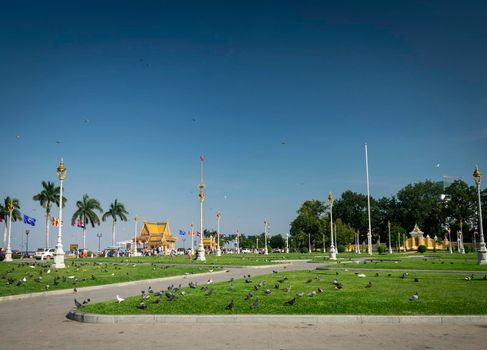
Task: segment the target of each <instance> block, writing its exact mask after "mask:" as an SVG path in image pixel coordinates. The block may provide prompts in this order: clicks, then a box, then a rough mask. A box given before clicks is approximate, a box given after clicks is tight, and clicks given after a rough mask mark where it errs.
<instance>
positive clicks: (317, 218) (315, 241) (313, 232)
mask: <svg viewBox="0 0 487 350" xmlns="http://www.w3.org/2000/svg"><path fill="white" fill-rule="evenodd" d="M326 209H327V206H326V204H325V203H323V202H320V201H318V200H308V201H305V202H304V203H303V204H302V205H301V208H299V210H298V211H297V214H298V216H297V217H296V218H295V219H294V220H293V222H292V223H291V229H290V234H291V245H292V246H293V247H294V248H295V249H297V250H302V249H304V248H307V247H308V241H309V240H310V241H311V246H312V247H316V246H318V245H319V246H322V245H323V238H324V237H325V239H326V233H327V232H328V233H329V232H330V231H329V222H330V221H329V218H328V216H327V215H325V212H326Z"/></svg>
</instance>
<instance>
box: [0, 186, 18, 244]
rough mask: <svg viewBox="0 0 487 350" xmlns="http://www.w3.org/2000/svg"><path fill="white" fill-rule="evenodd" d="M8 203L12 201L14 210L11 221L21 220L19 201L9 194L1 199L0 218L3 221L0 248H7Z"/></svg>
mask: <svg viewBox="0 0 487 350" xmlns="http://www.w3.org/2000/svg"><path fill="white" fill-rule="evenodd" d="M9 203H12V205H13V208H14V210H12V221H20V220H22V214H21V213H20V210H19V209H20V202H19V200H18V199H16V198H11V197H9V196H7V197H5V199H4V200H3V205H0V218H1V219H2V221H3V242H2V248H4V249H6V248H7V222H8V218H9V216H10V212H9V211H8V207H9Z"/></svg>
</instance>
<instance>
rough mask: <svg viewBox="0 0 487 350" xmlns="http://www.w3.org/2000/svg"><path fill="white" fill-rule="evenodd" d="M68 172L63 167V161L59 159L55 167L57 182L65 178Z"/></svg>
mask: <svg viewBox="0 0 487 350" xmlns="http://www.w3.org/2000/svg"><path fill="white" fill-rule="evenodd" d="M67 172H68V169H66V167H65V166H64V160H63V158H61V161H60V162H59V166H58V167H57V176H58V178H59V180H64V178H65V177H66V173H67Z"/></svg>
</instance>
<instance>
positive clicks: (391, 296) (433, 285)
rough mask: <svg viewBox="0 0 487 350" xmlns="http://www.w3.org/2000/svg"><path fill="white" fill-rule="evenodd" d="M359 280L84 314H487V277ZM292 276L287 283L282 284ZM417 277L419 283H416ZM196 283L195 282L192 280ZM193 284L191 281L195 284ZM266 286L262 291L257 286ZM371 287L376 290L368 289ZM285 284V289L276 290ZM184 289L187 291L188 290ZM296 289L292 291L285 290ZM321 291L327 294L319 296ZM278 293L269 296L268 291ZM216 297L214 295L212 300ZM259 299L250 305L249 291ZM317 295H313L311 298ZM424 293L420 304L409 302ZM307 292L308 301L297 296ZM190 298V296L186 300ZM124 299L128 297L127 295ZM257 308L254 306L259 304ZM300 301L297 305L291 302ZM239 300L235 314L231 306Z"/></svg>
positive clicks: (306, 282)
mask: <svg viewBox="0 0 487 350" xmlns="http://www.w3.org/2000/svg"><path fill="white" fill-rule="evenodd" d="M365 274H366V277H365V278H359V277H357V275H356V274H355V273H353V272H346V271H340V272H339V273H338V275H336V272H335V271H293V272H285V273H278V274H271V275H266V276H258V277H251V278H250V279H251V280H252V283H246V282H245V280H244V279H238V280H235V281H233V282H230V281H228V282H221V283H215V284H209V285H208V286H207V287H208V289H207V290H206V291H205V290H202V289H201V287H202V285H198V286H197V288H196V289H191V288H188V287H187V286H186V288H183V289H182V290H180V291H177V292H176V295H177V298H176V300H173V301H169V300H168V298H167V297H166V296H162V297H161V301H160V302H159V303H156V300H157V299H158V298H159V297H157V296H155V295H154V294H151V295H150V297H149V299H147V300H145V304H146V306H147V308H146V309H144V310H141V309H138V308H137V305H138V304H139V303H140V301H141V297H140V296H135V297H129V298H126V300H125V301H123V302H122V303H120V304H119V303H117V302H116V301H115V300H111V301H107V302H102V303H97V304H92V305H87V306H84V307H82V308H81V311H83V312H87V313H98V314H320V315H327V314H361V315H470V314H472V315H474V314H484V315H485V314H487V280H483V276H484V274H478V275H476V276H474V279H473V280H471V281H466V280H465V276H466V275H465V274H451V273H450V274H442V273H420V272H418V273H410V274H409V275H408V276H407V277H406V278H404V279H402V278H400V276H401V273H399V272H392V273H390V274H389V273H379V276H378V277H376V276H375V273H374V272H372V273H368V272H365ZM284 277H287V278H288V279H287V280H286V281H284V282H283V283H279V282H278V280H281V279H283V278H284ZM415 278H417V279H418V282H415ZM335 279H337V280H338V281H339V282H341V283H342V284H343V288H342V289H337V288H335V285H333V284H332V281H333V280H335ZM189 281H190V279H189ZM189 281H188V282H189ZM262 281H265V285H264V286H263V287H262V288H260V289H259V290H257V291H256V290H255V288H254V286H255V285H257V284H258V283H259V282H262ZM369 282H371V283H372V287H371V288H365V286H366V285H367V284H368V283H369ZM276 283H279V288H276ZM183 287H184V286H183ZM287 287H291V290H290V291H285V290H284V288H287ZM318 288H321V289H322V290H323V292H318ZM266 289H270V290H271V291H272V292H271V293H270V294H269V295H266V294H265V292H264V290H266ZM209 291H212V292H211V295H209V296H208V295H207V294H208V293H209ZM250 291H251V292H253V294H254V296H253V297H252V298H250V299H249V300H245V296H246V295H247V293H248V292H250ZM313 291H314V292H316V295H314V296H310V295H309V293H312V292H313ZM415 292H418V293H419V300H418V301H410V300H409V298H410V297H411V296H412V295H413V294H414V293H415ZM298 293H304V295H303V296H301V297H299V296H297V295H298ZM183 294H185V295H183ZM122 297H127V296H126V295H122ZM257 298H258V299H259V303H258V305H257V307H256V308H255V309H252V308H251V305H252V304H253V303H254V302H255V300H256V299H257ZM293 298H296V301H295V304H294V305H287V304H286V303H285V302H286V301H289V300H292V299H293ZM232 300H233V303H234V308H233V310H227V309H226V308H225V307H226V306H227V305H228V304H230V303H231V302H232Z"/></svg>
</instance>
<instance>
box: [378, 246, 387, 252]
mask: <svg viewBox="0 0 487 350" xmlns="http://www.w3.org/2000/svg"><path fill="white" fill-rule="evenodd" d="M377 251H378V252H379V254H384V252H385V251H386V248H384V247H383V246H381V245H380V246H378V247H377Z"/></svg>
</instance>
